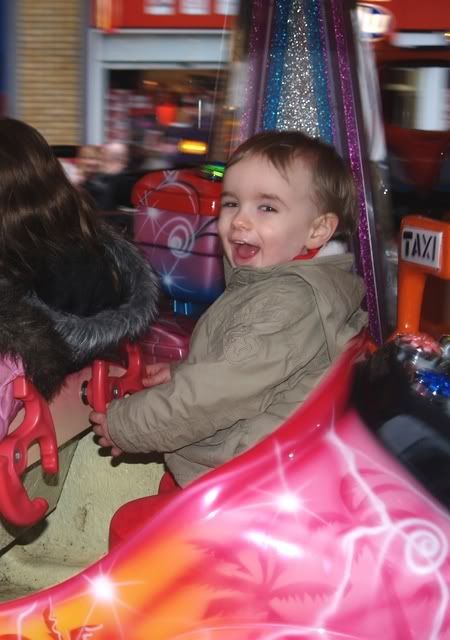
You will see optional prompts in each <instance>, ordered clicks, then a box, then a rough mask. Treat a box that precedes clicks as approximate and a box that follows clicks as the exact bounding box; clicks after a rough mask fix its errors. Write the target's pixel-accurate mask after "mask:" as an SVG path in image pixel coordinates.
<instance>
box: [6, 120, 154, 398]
mask: <svg viewBox="0 0 450 640" xmlns="http://www.w3.org/2000/svg"><path fill="white" fill-rule="evenodd" d="M157 295H158V287H157V281H156V277H155V275H154V274H153V272H152V271H151V269H150V267H149V266H148V265H147V264H146V262H145V261H144V260H143V259H142V258H141V257H140V255H139V254H138V253H137V252H136V250H135V249H134V247H132V246H131V245H130V244H129V243H128V242H127V241H126V240H124V239H123V238H121V237H119V236H117V235H116V234H115V233H114V232H113V231H112V230H110V229H109V228H108V227H107V226H106V225H105V224H103V223H102V222H101V220H100V218H98V217H96V215H95V212H94V210H93V208H92V206H91V204H90V202H89V201H88V200H86V199H85V198H84V197H83V195H82V194H81V193H80V191H79V190H78V189H77V188H76V187H75V186H74V185H72V184H71V183H70V181H69V180H68V178H67V177H66V175H65V173H64V170H63V168H62V167H61V164H60V163H59V161H58V160H57V158H56V157H55V156H54V155H53V153H52V151H51V149H50V147H49V145H48V144H47V142H46V141H45V139H44V138H43V137H42V135H41V134H40V133H39V132H38V131H36V130H35V129H34V128H33V127H30V126H29V125H27V124H25V123H24V122H20V121H19V120H13V119H10V118H2V119H0V304H1V305H2V312H1V314H0V320H1V322H0V354H1V355H12V356H14V357H15V358H21V359H22V360H23V365H24V368H25V372H26V374H27V375H28V376H29V377H30V379H31V380H32V382H33V383H34V384H35V386H36V387H37V388H38V389H39V390H40V391H41V392H42V393H43V394H44V396H45V397H46V398H50V397H51V396H52V395H54V393H55V392H56V391H57V390H58V389H59V388H60V387H61V384H62V382H63V380H64V377H65V376H66V375H67V374H68V373H70V372H73V371H76V370H79V369H81V368H82V367H83V366H85V365H86V364H87V363H89V362H90V361H92V360H93V359H94V358H99V357H102V356H103V355H105V354H108V355H111V353H112V352H114V351H117V347H118V344H119V342H120V341H121V340H122V339H124V338H129V339H136V338H137V337H138V336H139V335H140V334H142V333H143V332H144V331H145V330H146V329H147V327H148V326H149V324H150V322H151V321H152V319H153V318H154V317H155V315H156V305H157ZM50 372H51V375H49V373H50Z"/></svg>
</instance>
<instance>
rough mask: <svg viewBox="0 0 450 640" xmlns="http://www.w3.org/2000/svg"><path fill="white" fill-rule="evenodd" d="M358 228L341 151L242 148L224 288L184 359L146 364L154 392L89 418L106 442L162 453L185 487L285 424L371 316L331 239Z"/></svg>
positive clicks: (261, 142)
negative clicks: (367, 314)
mask: <svg viewBox="0 0 450 640" xmlns="http://www.w3.org/2000/svg"><path fill="white" fill-rule="evenodd" d="M356 223H357V201H356V192H355V187H354V183H353V180H352V176H351V173H350V171H349V169H348V168H347V167H346V165H345V163H344V162H343V160H342V159H341V158H340V156H339V155H338V154H337V152H336V151H335V150H334V149H333V148H332V147H330V146H328V145H326V144H324V143H322V142H320V141H319V140H317V139H313V138H309V137H308V136H306V135H304V134H302V133H300V132H289V131H287V132H264V133H260V134H257V135H256V136H254V137H253V138H250V139H249V140H247V141H246V142H245V143H244V144H243V145H241V146H240V147H239V148H238V149H237V150H236V151H235V153H234V154H233V155H232V157H231V158H230V160H229V162H228V165H227V170H226V172H225V177H224V183H223V193H222V202H221V212H220V217H219V234H220V237H221V240H222V242H223V247H224V252H225V255H226V258H227V260H228V262H229V265H230V266H231V271H230V273H229V277H228V279H227V286H226V289H225V291H224V293H223V294H222V295H221V296H220V297H219V298H218V299H217V300H216V301H215V303H214V304H213V305H211V307H210V308H209V309H208V310H207V311H206V313H205V314H204V315H203V316H202V318H201V319H200V320H199V321H198V323H197V326H196V328H195V331H194V334H193V336H192V340H191V347H190V353H189V357H188V358H187V360H186V361H184V362H182V363H180V364H178V365H177V366H176V367H175V368H173V370H170V368H169V367H168V365H164V364H162V365H153V366H151V367H149V369H148V374H149V378H148V380H147V381H146V384H147V386H152V388H149V389H146V390H145V391H142V392H140V393H137V394H135V395H134V396H131V397H129V398H125V399H123V400H118V401H114V402H112V403H111V406H110V407H109V409H108V413H107V416H106V417H105V416H103V415H102V414H96V413H93V414H91V418H92V421H93V422H94V423H95V424H96V425H97V426H96V427H95V428H94V429H95V431H96V433H97V434H98V435H99V436H100V444H102V445H103V446H113V454H118V453H120V451H121V450H123V451H128V452H148V451H160V452H163V453H164V454H165V461H166V464H167V467H168V468H169V470H170V471H171V472H172V474H173V476H174V478H175V480H176V482H177V483H178V484H179V485H180V486H184V485H186V484H187V483H189V482H190V481H191V480H193V479H194V478H196V477H198V476H199V475H201V474H203V473H205V472H206V471H208V470H209V469H212V468H215V467H217V466H219V465H221V464H222V463H224V462H226V461H227V460H229V459H230V458H233V457H234V456H236V455H238V454H239V453H241V452H243V451H245V450H246V449H248V448H249V447H251V446H252V445H253V444H255V443H256V442H257V441H258V440H261V439H262V438H263V437H264V436H266V435H267V434H268V433H270V432H272V431H273V430H274V429H276V427H277V426H278V425H279V424H280V423H282V422H283V421H284V419H285V418H286V417H287V416H288V415H289V414H291V413H292V412H293V411H294V410H295V409H296V408H297V407H298V405H299V404H300V403H302V402H303V401H304V400H305V398H306V397H307V395H308V394H309V392H310V391H311V390H312V389H313V388H314V387H315V386H316V385H317V383H318V382H319V380H320V378H321V377H322V375H323V374H324V373H325V372H326V371H327V369H328V368H329V366H330V364H331V363H332V362H333V360H335V358H336V357H337V356H338V355H339V354H340V353H341V352H342V350H343V349H344V347H345V345H346V343H347V342H348V340H350V339H351V338H352V337H353V336H355V335H356V334H357V333H359V331H360V330H361V329H362V328H363V327H364V326H365V324H366V314H365V312H363V311H362V310H361V308H360V304H361V301H362V298H363V295H364V286H363V284H362V281H361V279H360V278H359V277H358V276H357V275H356V274H355V273H354V272H353V257H352V255H351V254H350V253H347V252H345V247H344V246H343V245H342V244H341V243H337V242H336V241H335V239H336V238H340V239H345V238H349V237H350V236H351V234H352V233H353V232H354V230H355V227H356ZM153 385H157V386H153Z"/></svg>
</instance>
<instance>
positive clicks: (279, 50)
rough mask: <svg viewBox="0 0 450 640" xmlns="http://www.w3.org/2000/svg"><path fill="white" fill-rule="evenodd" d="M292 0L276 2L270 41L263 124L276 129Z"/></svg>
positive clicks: (264, 127)
mask: <svg viewBox="0 0 450 640" xmlns="http://www.w3.org/2000/svg"><path fill="white" fill-rule="evenodd" d="M290 9H291V0H278V1H277V2H276V3H275V11H274V19H273V29H272V41H271V43H270V54H269V71H268V74H267V85H266V96H265V103H264V111H263V126H262V128H263V129H264V130H266V129H276V126H277V114H278V105H279V102H280V93H281V81H282V79H283V67H284V56H285V53H286V48H287V45H288V28H287V24H288V17H289V12H290Z"/></svg>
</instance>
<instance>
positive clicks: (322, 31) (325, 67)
mask: <svg viewBox="0 0 450 640" xmlns="http://www.w3.org/2000/svg"><path fill="white" fill-rule="evenodd" d="M323 12H324V7H323V5H322V3H320V6H319V9H318V23H319V34H320V46H321V48H322V56H323V60H324V61H325V60H327V57H328V56H329V55H330V54H329V52H328V51H327V48H326V42H327V39H326V36H325V22H324V16H323ZM323 73H324V76H325V85H326V87H327V98H328V104H329V105H330V109H329V115H330V122H331V136H332V139H331V140H328V141H327V142H330V144H333V143H334V141H335V140H336V139H337V138H336V114H335V113H334V111H333V109H332V108H331V105H332V104H333V102H334V101H333V97H332V96H331V83H330V77H329V67H328V64H325V63H324V64H323Z"/></svg>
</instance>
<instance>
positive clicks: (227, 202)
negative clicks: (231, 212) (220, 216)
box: [220, 200, 237, 209]
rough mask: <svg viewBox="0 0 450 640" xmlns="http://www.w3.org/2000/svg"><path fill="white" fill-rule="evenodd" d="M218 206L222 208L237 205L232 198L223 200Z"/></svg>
mask: <svg viewBox="0 0 450 640" xmlns="http://www.w3.org/2000/svg"><path fill="white" fill-rule="evenodd" d="M220 206H221V207H222V209H230V208H231V207H237V202H235V201H234V200H224V201H223V202H222V204H221V205H220Z"/></svg>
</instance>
